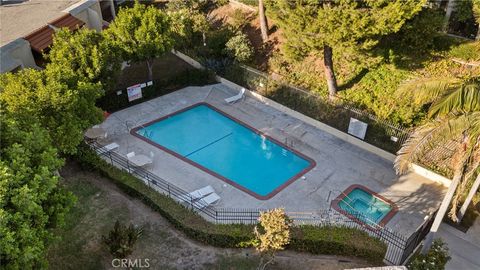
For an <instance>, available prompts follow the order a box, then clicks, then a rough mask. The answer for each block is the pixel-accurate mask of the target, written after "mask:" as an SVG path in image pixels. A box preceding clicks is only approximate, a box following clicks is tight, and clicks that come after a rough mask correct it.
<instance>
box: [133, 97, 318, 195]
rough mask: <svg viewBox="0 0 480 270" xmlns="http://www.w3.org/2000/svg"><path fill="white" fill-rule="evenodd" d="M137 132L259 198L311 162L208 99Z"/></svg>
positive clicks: (291, 178) (303, 169)
mask: <svg viewBox="0 0 480 270" xmlns="http://www.w3.org/2000/svg"><path fill="white" fill-rule="evenodd" d="M136 132H137V134H138V135H141V136H143V137H145V138H146V139H147V140H150V141H152V142H154V143H156V144H157V145H158V146H161V147H164V148H167V149H168V150H170V151H173V152H174V153H176V154H177V155H180V156H181V158H184V159H187V160H189V161H192V162H194V163H196V165H197V166H198V165H200V166H199V167H200V168H201V169H203V170H206V171H208V172H210V173H212V172H213V174H214V175H215V174H217V176H220V178H226V179H223V180H227V181H228V180H229V181H231V182H233V183H232V184H234V185H235V184H237V185H238V186H240V188H241V189H243V190H245V191H247V192H249V193H253V194H252V195H254V196H257V197H265V196H268V195H270V196H272V195H274V194H271V193H272V192H274V191H275V193H276V192H278V191H279V190H276V189H277V188H278V187H280V186H282V184H285V183H286V182H287V181H289V180H293V179H295V178H298V177H300V173H305V172H306V170H307V168H309V167H311V165H313V164H312V163H313V162H312V161H309V160H307V158H306V157H305V158H303V157H301V156H299V155H297V154H296V153H294V152H292V151H290V150H288V149H285V148H284V147H282V146H281V145H279V144H278V143H276V142H273V141H271V140H270V139H268V138H266V137H264V136H263V135H261V134H257V133H256V132H255V131H253V130H252V129H250V128H247V127H246V126H244V125H242V124H240V123H237V122H236V121H234V120H232V119H230V118H229V117H227V116H225V115H223V114H222V113H219V112H217V111H216V110H214V109H212V108H210V107H209V106H207V105H204V104H200V105H197V106H194V107H192V108H190V109H188V110H186V111H183V112H180V113H176V114H173V115H171V116H170V117H168V118H164V119H161V120H159V121H157V122H154V123H153V124H150V125H148V126H146V127H144V128H141V129H138V130H137V131H136ZM261 199H264V198H261Z"/></svg>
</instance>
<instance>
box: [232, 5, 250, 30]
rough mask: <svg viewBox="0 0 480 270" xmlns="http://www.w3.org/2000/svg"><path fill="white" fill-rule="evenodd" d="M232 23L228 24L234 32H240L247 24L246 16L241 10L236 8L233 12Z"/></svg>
mask: <svg viewBox="0 0 480 270" xmlns="http://www.w3.org/2000/svg"><path fill="white" fill-rule="evenodd" d="M231 19H232V22H231V23H230V24H231V25H232V26H233V28H235V30H237V31H238V30H242V29H243V28H244V27H245V26H246V25H247V24H248V23H249V20H248V14H246V13H244V12H243V11H242V10H241V9H239V8H237V9H235V10H234V11H233V14H232V16H231Z"/></svg>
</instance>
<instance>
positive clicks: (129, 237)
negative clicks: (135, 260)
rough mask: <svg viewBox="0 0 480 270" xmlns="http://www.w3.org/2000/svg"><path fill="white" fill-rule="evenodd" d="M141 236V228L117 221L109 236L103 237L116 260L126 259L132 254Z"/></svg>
mask: <svg viewBox="0 0 480 270" xmlns="http://www.w3.org/2000/svg"><path fill="white" fill-rule="evenodd" d="M141 235H142V229H141V228H136V227H135V226H133V224H130V225H129V226H126V225H123V224H121V223H120V221H119V220H117V221H116V222H115V225H114V227H113V229H112V230H111V231H110V232H109V233H108V235H106V236H105V235H102V240H103V242H104V243H105V244H106V245H107V246H108V248H109V250H110V253H111V254H112V255H113V256H114V257H115V258H125V257H127V256H128V255H130V254H132V252H133V246H134V245H135V242H137V240H138V238H139V237H140V236H141Z"/></svg>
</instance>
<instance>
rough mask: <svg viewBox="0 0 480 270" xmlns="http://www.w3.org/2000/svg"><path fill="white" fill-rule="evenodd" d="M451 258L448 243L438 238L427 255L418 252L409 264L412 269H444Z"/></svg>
mask: <svg viewBox="0 0 480 270" xmlns="http://www.w3.org/2000/svg"><path fill="white" fill-rule="evenodd" d="M449 260H450V256H448V248H447V247H446V244H445V243H444V242H443V241H442V240H440V239H436V240H435V241H434V242H433V245H432V247H431V248H430V250H429V251H428V253H427V254H426V255H423V254H417V255H415V256H414V257H413V258H412V259H411V262H410V263H409V265H408V269H410V270H443V269H445V265H446V264H447V262H448V261H449Z"/></svg>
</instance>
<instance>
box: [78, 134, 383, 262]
mask: <svg viewBox="0 0 480 270" xmlns="http://www.w3.org/2000/svg"><path fill="white" fill-rule="evenodd" d="M80 148H81V149H80V150H79V151H78V153H82V154H79V155H77V156H76V159H77V160H79V161H80V162H82V163H90V164H91V167H92V168H95V169H96V170H98V171H99V172H100V173H102V174H103V175H105V176H106V177H108V178H110V179H111V180H112V182H114V183H115V184H116V185H117V186H118V187H119V188H120V189H122V190H123V191H124V192H125V193H127V194H129V195H130V196H133V197H136V198H139V199H140V200H142V201H143V202H144V203H145V204H147V205H149V206H150V207H152V209H154V210H155V211H157V212H159V213H160V214H161V215H162V216H163V217H165V218H166V219H167V220H168V221H169V222H170V223H171V224H172V225H173V226H174V227H175V228H177V229H179V230H181V231H182V232H184V233H185V234H186V235H187V236H189V237H191V238H193V239H195V240H197V241H199V242H202V243H204V244H209V245H213V246H217V247H222V248H235V247H248V246H251V245H252V243H253V242H254V241H253V240H254V238H255V235H254V233H253V231H254V226H253V225H244V224H228V225H223V224H214V223H210V222H208V221H206V220H205V219H204V218H202V217H201V216H199V215H198V214H197V213H195V212H194V211H192V210H190V209H188V208H186V207H184V206H183V205H181V204H179V203H177V202H176V201H175V200H173V199H172V198H170V197H168V196H166V195H163V194H161V193H158V192H157V191H155V190H154V189H152V188H150V187H148V186H147V185H146V184H144V183H143V182H142V181H141V180H139V179H138V178H135V177H134V176H132V175H131V174H129V173H127V172H125V171H122V170H120V169H118V168H116V167H114V166H111V165H110V164H108V163H106V162H105V161H104V160H103V159H101V158H100V157H98V156H96V154H95V153H94V151H93V150H91V149H90V148H89V147H88V146H87V145H86V144H82V145H81V146H80ZM87 152H90V154H86V153H87ZM93 156H96V158H95V159H93V158H92V157H93ZM287 247H288V248H290V249H293V250H298V251H307V252H311V253H314V254H338V255H345V256H354V257H359V258H364V259H366V260H369V261H370V262H372V263H375V264H381V263H382V260H383V257H384V255H385V252H386V245H385V244H384V243H382V242H381V241H380V240H378V239H375V238H372V237H370V236H369V235H368V234H367V233H366V232H363V231H359V230H357V229H353V228H345V227H329V226H324V227H315V226H296V227H293V228H292V238H291V242H290V244H289V245H288V246H287Z"/></svg>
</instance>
